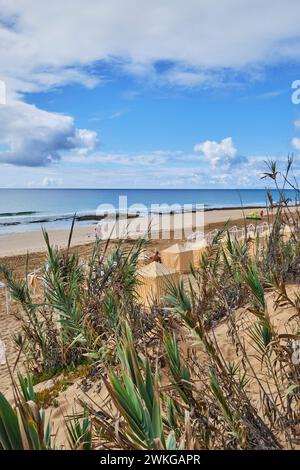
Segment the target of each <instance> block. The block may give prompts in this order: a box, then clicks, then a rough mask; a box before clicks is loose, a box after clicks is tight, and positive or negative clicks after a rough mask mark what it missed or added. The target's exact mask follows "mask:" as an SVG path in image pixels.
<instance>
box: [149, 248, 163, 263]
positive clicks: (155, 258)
mask: <svg viewBox="0 0 300 470" xmlns="http://www.w3.org/2000/svg"><path fill="white" fill-rule="evenodd" d="M149 260H150V261H156V262H157V263H161V257H160V254H159V251H158V250H155V253H154V254H153V255H152V256H150V258H149Z"/></svg>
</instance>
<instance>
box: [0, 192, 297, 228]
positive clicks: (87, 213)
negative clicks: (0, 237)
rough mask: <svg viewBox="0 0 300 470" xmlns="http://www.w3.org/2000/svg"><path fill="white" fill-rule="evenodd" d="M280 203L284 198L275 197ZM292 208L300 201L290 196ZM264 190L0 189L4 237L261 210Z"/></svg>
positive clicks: (276, 194)
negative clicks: (115, 219) (124, 217)
mask: <svg viewBox="0 0 300 470" xmlns="http://www.w3.org/2000/svg"><path fill="white" fill-rule="evenodd" d="M270 192H271V194H272V197H273V200H274V202H276V201H278V199H279V195H278V193H277V191H276V190H271V191H270ZM285 195H286V197H288V198H289V199H290V202H291V204H292V203H293V202H294V201H295V200H296V198H297V195H296V194H295V191H293V190H286V191H285ZM265 204H266V192H265V190H264V189H0V234H2V233H14V232H25V231H32V230H40V229H41V227H44V228H45V229H61V228H66V227H68V226H70V224H71V222H72V218H73V217H74V215H75V214H76V218H77V222H76V223H77V224H80V225H84V224H91V223H97V221H99V217H100V218H102V215H103V216H104V215H106V217H109V216H110V215H114V214H116V213H129V214H143V213H146V212H149V211H150V212H153V213H155V212H156V213H162V212H178V211H190V210H194V209H198V208H202V207H203V208H204V210H212V209H221V208H232V207H241V206H243V207H245V208H247V207H258V208H259V207H261V206H264V205H265Z"/></svg>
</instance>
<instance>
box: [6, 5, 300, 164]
mask: <svg viewBox="0 0 300 470" xmlns="http://www.w3.org/2000/svg"><path fill="white" fill-rule="evenodd" d="M0 12H1V21H0V80H3V81H5V83H6V89H7V106H6V107H0V163H1V162H2V163H3V162H7V163H11V164H14V165H29V166H39V165H40V166H45V165H48V164H51V163H54V162H57V161H58V160H59V159H60V158H61V156H62V155H64V154H65V153H67V152H68V151H70V150H72V151H73V153H74V158H75V157H76V158H86V157H88V156H89V155H90V154H91V153H93V150H94V148H95V145H96V141H97V136H96V134H95V133H94V132H92V131H90V130H88V129H76V127H75V123H74V120H73V118H72V117H71V116H63V115H59V114H55V113H49V112H45V111H42V110H39V109H38V108H36V107H34V106H30V105H27V104H25V103H24V100H25V99H26V98H25V97H26V93H28V92H37V91H46V90H49V89H53V88H55V87H60V86H63V85H66V84H69V83H81V84H83V85H84V86H86V87H90V88H92V87H94V86H96V85H97V84H99V83H101V82H105V81H106V80H107V79H108V78H107V77H105V76H104V71H103V70H105V67H104V68H102V65H103V64H104V65H105V66H107V64H109V65H110V66H111V67H113V68H115V70H117V71H118V72H120V71H122V72H123V73H126V74H131V75H132V76H134V77H137V78H138V79H140V80H143V81H145V80H149V81H150V82H151V83H159V84H162V85H168V86H169V85H176V86H183V87H187V86H188V87H193V86H209V85H214V86H219V85H222V84H224V83H231V82H234V81H235V80H236V79H237V77H238V76H239V75H240V74H251V76H252V77H254V78H255V79H257V78H261V76H262V73H263V68H264V66H266V65H269V64H271V65H272V64H275V63H279V62H280V63H281V62H282V61H284V60H286V61H289V60H293V61H299V59H300V47H299V46H300V39H299V18H300V2H299V1H298V0H287V1H285V2H283V1H282V0H264V2H261V0H244V1H243V2H241V1H240V0H223V1H222V2H217V1H216V0H202V1H201V2H200V1H199V0H186V1H185V2H182V0H164V2H162V1H161V0H152V1H151V2H149V1H148V0H126V1H124V0H102V1H101V2H100V1H99V0H89V1H88V2H85V3H84V5H83V2H82V0H51V2H49V1H47V0H39V1H37V0H0ZM245 12H247V14H245ZM265 18H268V21H265ZM135 93H136V91H135V90H132V91H128V92H127V98H128V99H130V98H132V97H133V96H135ZM125 96H126V95H125ZM204 144H205V143H202V144H200V145H204ZM216 145H217V147H216ZM218 145H219V147H218ZM220 145H221V147H220ZM222 145H223V147H224V143H223V144H222V143H221V144H218V143H217V142H215V143H214V142H210V143H209V142H208V144H207V145H206V146H205V147H203V148H205V149H207V148H208V150H207V152H208V154H209V155H210V156H208V157H207V158H209V159H210V161H211V162H212V164H213V165H218V164H222V165H225V166H226V165H227V166H228V165H229V166H232V165H234V164H238V163H239V162H242V161H243V160H244V159H243V157H240V156H239V155H238V154H235V155H231V154H230V151H234V150H233V149H231V150H230V148H227V149H224V148H223V149H222ZM225 147H226V143H225ZM229 147H230V145H229ZM224 152H225V153H224ZM226 152H227V153H226ZM93 158H96V157H93ZM98 158H99V159H101V158H103V157H102V156H101V155H100V156H99V157H98ZM153 158H154V157H153V155H150V156H149V155H148V156H147V155H145V156H144V161H145V162H146V161H147V160H148V161H149V162H150V161H151V160H152V159H153ZM155 158H156V160H153V161H161V158H164V157H162V156H160V155H159V156H156V157H155ZM125 159H126V157H125ZM129 160H130V159H129ZM131 160H132V159H131Z"/></svg>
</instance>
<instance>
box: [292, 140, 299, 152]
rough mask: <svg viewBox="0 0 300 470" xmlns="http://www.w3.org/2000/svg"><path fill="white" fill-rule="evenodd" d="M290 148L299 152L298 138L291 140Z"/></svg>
mask: <svg viewBox="0 0 300 470" xmlns="http://www.w3.org/2000/svg"><path fill="white" fill-rule="evenodd" d="M292 146H293V147H294V149H295V150H300V138H299V137H294V138H293V139H292Z"/></svg>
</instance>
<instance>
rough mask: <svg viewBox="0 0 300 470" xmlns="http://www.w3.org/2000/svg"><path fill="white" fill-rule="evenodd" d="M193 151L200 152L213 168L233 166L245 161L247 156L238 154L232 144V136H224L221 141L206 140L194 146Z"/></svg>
mask: <svg viewBox="0 0 300 470" xmlns="http://www.w3.org/2000/svg"><path fill="white" fill-rule="evenodd" d="M194 151H195V152H201V153H202V154H203V155H204V157H205V158H206V159H207V160H208V161H209V162H210V164H211V166H212V168H213V169H217V168H220V167H222V168H225V167H228V168H230V167H233V166H237V165H241V164H244V163H246V162H247V158H246V157H243V156H241V155H238V153H237V149H236V148H235V147H234V145H233V140H232V137H226V138H225V139H223V140H221V142H216V141H214V140H206V141H204V142H201V143H200V144H196V145H195V146H194Z"/></svg>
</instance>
